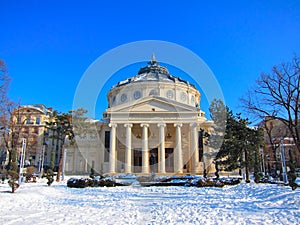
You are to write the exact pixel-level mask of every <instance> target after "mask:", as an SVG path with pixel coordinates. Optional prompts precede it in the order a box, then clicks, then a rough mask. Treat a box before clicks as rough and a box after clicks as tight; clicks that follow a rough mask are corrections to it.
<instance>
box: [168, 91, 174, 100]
mask: <svg viewBox="0 0 300 225" xmlns="http://www.w3.org/2000/svg"><path fill="white" fill-rule="evenodd" d="M173 96H174V93H173V91H172V90H168V91H167V98H169V99H172V98H173Z"/></svg>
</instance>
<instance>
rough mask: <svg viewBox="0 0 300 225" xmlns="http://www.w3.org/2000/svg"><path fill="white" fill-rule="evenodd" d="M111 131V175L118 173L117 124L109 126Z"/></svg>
mask: <svg viewBox="0 0 300 225" xmlns="http://www.w3.org/2000/svg"><path fill="white" fill-rule="evenodd" d="M109 126H110V127H111V130H110V153H109V173H115V172H116V128H117V124H111V123H110V124H109Z"/></svg>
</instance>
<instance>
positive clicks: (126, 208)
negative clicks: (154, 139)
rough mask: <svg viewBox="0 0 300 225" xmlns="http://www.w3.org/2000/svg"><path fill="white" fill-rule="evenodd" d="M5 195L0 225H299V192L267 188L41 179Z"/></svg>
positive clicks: (0, 189) (3, 189)
mask: <svg viewBox="0 0 300 225" xmlns="http://www.w3.org/2000/svg"><path fill="white" fill-rule="evenodd" d="M9 191H10V188H9V186H8V185H7V184H1V185H0V215H1V216H0V224H11V225H12V224H22V225H26V224H35V225H36V224H70V225H71V224H72V225H73V224H235V225H236V224H300V217H299V215H300V198H299V194H300V189H297V190H295V191H292V190H291V188H290V187H285V186H277V185H271V184H254V183H250V184H246V183H241V184H239V185H236V186H226V187H224V188H196V187H140V186H138V185H133V186H127V187H114V188H106V187H104V188H103V187H98V188H85V189H75V188H68V187H67V186H66V184H65V182H64V183H54V184H53V185H52V186H50V187H48V186H47V184H46V181H45V180H43V181H42V182H38V183H28V184H23V185H22V186H21V187H20V188H19V189H18V190H17V192H16V193H14V194H11V193H9Z"/></svg>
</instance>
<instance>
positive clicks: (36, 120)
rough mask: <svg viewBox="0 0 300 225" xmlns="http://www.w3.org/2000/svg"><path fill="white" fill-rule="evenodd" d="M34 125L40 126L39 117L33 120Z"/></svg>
mask: <svg viewBox="0 0 300 225" xmlns="http://www.w3.org/2000/svg"><path fill="white" fill-rule="evenodd" d="M35 124H36V125H40V124H41V118H40V117H37V118H36V119H35Z"/></svg>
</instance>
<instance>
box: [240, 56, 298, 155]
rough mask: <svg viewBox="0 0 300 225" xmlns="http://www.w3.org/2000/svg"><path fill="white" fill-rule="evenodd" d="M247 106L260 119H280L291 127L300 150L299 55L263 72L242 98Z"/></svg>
mask: <svg viewBox="0 0 300 225" xmlns="http://www.w3.org/2000/svg"><path fill="white" fill-rule="evenodd" d="M241 100H242V102H243V105H244V107H245V108H246V110H247V111H248V112H249V113H251V114H252V115H254V116H256V117H258V118H259V119H265V118H266V117H271V118H273V119H278V120H280V121H282V123H283V124H284V125H285V126H286V127H287V128H288V130H289V133H290V135H291V136H292V137H293V139H294V142H295V144H296V147H297V149H298V151H299V152H300V136H299V104H300V58H299V57H297V56H294V57H293V59H292V61H291V62H287V63H282V64H280V65H278V66H274V67H273V68H272V70H271V73H263V74H261V76H260V77H259V78H258V80H257V81H256V85H255V86H254V87H253V88H252V89H251V90H249V91H248V93H247V96H246V97H245V98H242V99H241Z"/></svg>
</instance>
